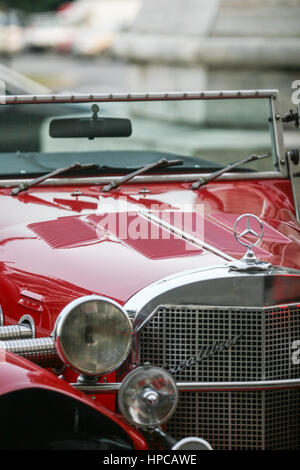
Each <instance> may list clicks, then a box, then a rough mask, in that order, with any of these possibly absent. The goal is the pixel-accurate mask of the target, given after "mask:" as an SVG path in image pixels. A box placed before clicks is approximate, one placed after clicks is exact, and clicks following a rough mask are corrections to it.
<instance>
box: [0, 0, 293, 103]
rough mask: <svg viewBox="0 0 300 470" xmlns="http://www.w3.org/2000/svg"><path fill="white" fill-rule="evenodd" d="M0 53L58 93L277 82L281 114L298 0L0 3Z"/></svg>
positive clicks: (13, 68) (288, 88)
mask: <svg viewBox="0 0 300 470" xmlns="http://www.w3.org/2000/svg"><path fill="white" fill-rule="evenodd" d="M0 54H1V55H2V61H1V62H2V65H6V66H7V67H8V68H9V69H10V71H7V70H6V72H7V73H12V74H14V80H15V81H16V80H17V76H16V75H15V74H16V73H17V72H18V73H20V74H22V75H24V76H26V78H27V79H33V80H34V81H35V82H38V83H39V84H40V85H42V86H44V87H46V88H44V89H52V90H54V91H58V92H60V91H72V92H76V91H77V92H116V91H120V92H122V91H130V92H133V91H166V90H168V91H183V90H184V91H186V90H188V91H192V90H202V89H203V90H214V89H254V88H269V89H270V88H278V89H279V90H280V95H281V105H282V110H283V111H288V110H289V109H290V108H291V107H292V102H291V95H292V92H293V89H292V84H293V82H294V81H295V80H300V0H264V1H260V0H73V1H69V2H66V1H61V0H26V1H24V0H0ZM3 73H4V69H3ZM0 78H1V77H0ZM19 79H20V80H22V76H21V75H20V76H19ZM27 89H28V81H27Z"/></svg>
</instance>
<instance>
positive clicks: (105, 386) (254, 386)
mask: <svg viewBox="0 0 300 470" xmlns="http://www.w3.org/2000/svg"><path fill="white" fill-rule="evenodd" d="M71 385H72V386H73V387H74V388H76V389H77V390H80V391H81V392H85V393H91V394H98V393H110V392H117V391H119V390H120V387H121V383H119V382H117V383H101V384H96V385H81V384H79V383H72V384H71ZM176 385H177V388H178V390H179V391H194V392H195V391H199V392H204V391H217V390H219V391H224V392H225V391H231V390H236V391H238V390H261V389H264V390H268V389H270V390H276V389H281V388H300V378H299V379H287V380H262V381H256V382H255V381H249V382H177V383H176Z"/></svg>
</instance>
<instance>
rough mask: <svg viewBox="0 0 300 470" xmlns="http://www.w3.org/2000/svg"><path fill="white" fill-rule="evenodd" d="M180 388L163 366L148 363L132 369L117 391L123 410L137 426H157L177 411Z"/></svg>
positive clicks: (127, 417) (128, 418)
mask: <svg viewBox="0 0 300 470" xmlns="http://www.w3.org/2000/svg"><path fill="white" fill-rule="evenodd" d="M177 402H178V390H177V387H176V383H175V381H174V379H173V377H172V376H171V375H170V374H169V373H168V372H167V371H166V370H164V369H161V368H159V367H154V366H150V365H145V366H143V367H138V368H137V369H135V370H133V371H131V372H130V373H129V374H128V375H127V376H126V377H125V379H124V381H123V382H122V385H121V387H120V390H119V394H118V403H119V408H120V411H121V412H122V413H123V415H124V416H125V418H126V419H127V420H128V421H129V422H130V423H132V424H135V425H136V426H138V427H145V428H154V427H157V426H159V425H161V424H162V423H164V422H165V421H167V420H168V419H169V418H170V416H171V415H172V414H173V413H174V411H175V409H176V406H177Z"/></svg>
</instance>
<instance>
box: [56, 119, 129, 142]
mask: <svg viewBox="0 0 300 470" xmlns="http://www.w3.org/2000/svg"><path fill="white" fill-rule="evenodd" d="M131 134H132V126H131V121H130V119H121V118H102V117H101V118H97V119H93V118H92V119H91V118H69V119H53V120H52V121H51V122H50V126H49V135H50V137H53V138H55V139H63V138H83V137H86V138H88V139H94V138H95V137H130V136H131Z"/></svg>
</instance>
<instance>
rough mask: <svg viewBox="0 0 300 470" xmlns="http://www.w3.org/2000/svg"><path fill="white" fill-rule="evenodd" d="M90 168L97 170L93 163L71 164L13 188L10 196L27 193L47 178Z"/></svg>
mask: <svg viewBox="0 0 300 470" xmlns="http://www.w3.org/2000/svg"><path fill="white" fill-rule="evenodd" d="M90 168H99V165H97V164H95V163H88V164H85V165H81V164H80V163H77V162H75V163H72V165H69V166H67V167H65V168H59V169H58V170H54V171H52V172H51V173H47V174H46V175H42V176H39V177H38V178H35V179H34V180H33V181H31V182H30V183H21V184H19V185H18V186H17V187H16V188H13V189H12V190H11V192H10V194H11V196H17V195H18V194H19V193H21V192H22V191H27V189H29V188H32V186H37V185H38V184H40V183H42V182H43V181H45V180H47V179H48V178H53V177H55V176H58V175H62V174H63V173H67V172H68V171H71V170H87V169H90Z"/></svg>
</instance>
